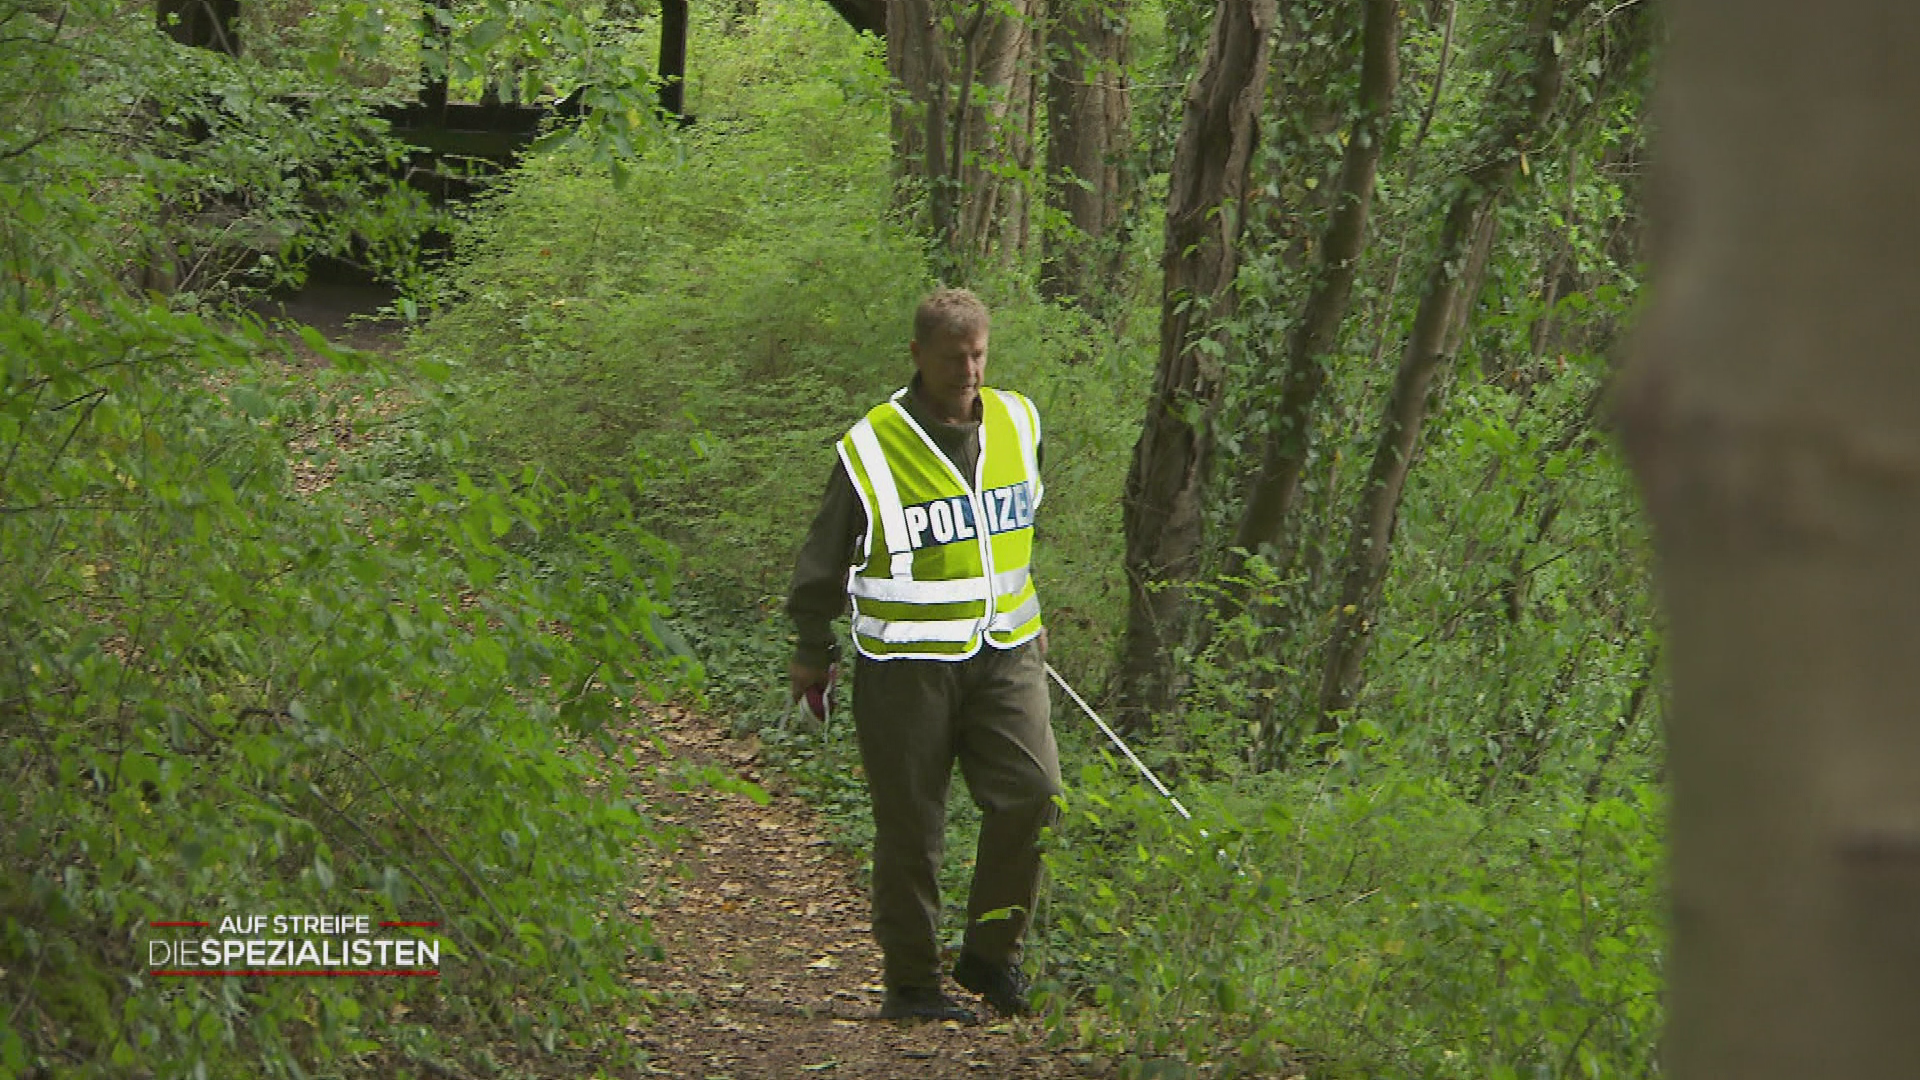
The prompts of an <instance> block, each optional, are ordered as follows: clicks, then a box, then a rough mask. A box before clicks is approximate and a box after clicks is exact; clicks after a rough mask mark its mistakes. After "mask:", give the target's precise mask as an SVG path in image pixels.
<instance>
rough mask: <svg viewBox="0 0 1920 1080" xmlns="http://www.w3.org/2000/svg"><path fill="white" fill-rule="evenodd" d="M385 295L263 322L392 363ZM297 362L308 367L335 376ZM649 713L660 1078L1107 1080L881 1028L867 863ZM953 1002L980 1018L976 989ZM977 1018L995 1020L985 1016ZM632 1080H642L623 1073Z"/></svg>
mask: <svg viewBox="0 0 1920 1080" xmlns="http://www.w3.org/2000/svg"><path fill="white" fill-rule="evenodd" d="M388 298H390V297H388V296H386V295H383V292H382V290H378V289H372V288H368V287H363V286H355V285H345V286H333V285H321V286H315V287H312V288H309V289H308V290H307V291H306V292H304V293H302V294H301V295H300V296H299V297H297V298H295V299H294V300H292V301H288V302H284V303H283V302H267V303H263V304H262V305H260V314H262V315H263V316H266V317H268V318H271V319H275V320H278V319H286V318H291V319H295V320H297V321H299V322H304V323H306V324H308V325H311V326H314V327H315V328H317V329H319V330H321V332H322V333H323V334H325V335H326V336H327V338H328V339H329V340H330V341H332V342H333V343H334V344H335V345H336V346H343V347H348V348H355V349H361V350H366V351H369V352H375V353H382V354H386V353H391V352H393V351H394V350H397V349H398V348H399V347H400V328H399V327H398V326H397V325H395V324H393V323H390V322H388V323H367V322H361V321H356V316H357V315H358V314H359V313H363V312H370V311H372V310H374V309H376V308H378V307H379V305H380V304H381V303H384V302H385V300H386V299H388ZM290 344H291V342H290ZM293 347H294V349H295V353H296V355H298V356H300V357H301V360H300V361H299V364H300V365H320V364H324V363H325V361H323V360H321V359H320V358H318V357H317V356H313V355H311V354H310V353H308V352H307V351H306V350H304V349H303V348H301V347H299V346H297V345H294V346H293ZM294 377H298V376H297V374H296V375H295V376H294ZM404 397H405V395H404V394H400V393H399V392H398V391H393V390H389V391H385V392H382V393H381V394H378V395H374V397H373V399H371V400H367V401H364V402H363V401H362V399H361V398H360V397H358V396H355V397H354V399H353V409H354V410H355V411H356V412H357V413H358V412H364V413H367V414H368V415H374V416H384V415H386V414H388V413H390V412H392V411H394V410H396V409H399V408H402V407H403V406H404ZM351 430H352V424H351V422H350V420H349V419H347V418H343V419H342V420H341V422H340V423H338V424H336V425H332V426H331V434H330V435H327V436H323V435H322V434H320V433H315V434H312V435H309V436H305V437H303V438H302V439H301V440H299V441H297V442H296V443H295V444H294V445H293V446H292V447H291V448H292V449H293V450H294V451H295V461H294V465H295V472H296V487H297V488H298V489H299V490H302V491H310V490H312V489H314V488H317V487H321V486H324V485H325V484H327V483H328V482H330V480H331V477H332V472H333V468H331V467H330V468H328V469H326V470H316V469H315V468H314V467H313V464H312V462H309V461H305V460H303V459H304V458H305V456H306V455H307V454H308V453H310V452H311V451H312V450H313V449H314V447H315V446H317V445H318V443H319V442H321V441H325V438H328V437H330V438H331V439H332V440H333V446H334V449H335V450H336V451H344V452H346V453H352V452H353V451H354V450H355V449H357V448H358V440H355V439H352V438H351V437H350V436H351ZM635 706H636V709H637V710H639V711H640V712H641V719H642V720H643V721H644V723H642V724H639V725H635V726H634V727H633V728H632V729H630V731H629V733H628V734H627V736H626V740H627V743H628V745H630V746H632V747H633V748H634V751H635V753H636V756H637V764H636V766H635V768H634V771H633V776H632V781H633V785H634V787H635V788H637V789H638V793H639V794H640V795H641V796H642V797H643V798H644V800H645V802H646V803H647V805H648V806H649V808H650V810H651V811H652V812H653V813H654V815H655V816H656V818H657V819H658V820H659V821H660V822H661V823H663V824H667V825H671V826H675V827H677V828H679V829H681V830H684V835H683V836H682V837H681V838H680V843H679V844H678V846H677V847H669V848H668V849H666V850H656V849H653V848H650V847H645V846H643V847H642V848H641V849H640V850H638V851H637V852H636V855H637V856H638V860H639V864H640V871H639V873H638V874H637V875H636V879H635V882H634V887H633V893H632V896H631V898H630V901H629V907H630V909H631V911H632V913H633V914H635V915H641V916H645V917H647V918H650V919H651V920H652V921H653V926H654V932H655V937H656V940H657V942H658V943H659V944H660V946H661V947H662V948H663V949H664V951H665V956H664V958H662V959H659V960H639V961H636V962H635V963H634V964H633V965H632V967H631V969H630V970H629V972H628V975H629V978H630V979H631V980H632V983H633V984H634V985H635V986H636V987H638V988H640V989H642V990H645V991H650V992H651V997H652V999H653V1004H652V1006H651V1008H650V1009H649V1011H650V1013H651V1016H650V1017H648V1018H645V1019H638V1018H637V1019H635V1020H634V1021H633V1022H632V1023H630V1024H629V1026H628V1038H629V1039H630V1040H631V1041H632V1043H633V1044H635V1045H637V1046H639V1047H641V1048H643V1049H644V1050H645V1051H646V1052H647V1054H648V1056H649V1063H648V1068H650V1070H651V1075H654V1076H664V1077H674V1078H676V1080H760V1078H769V1080H771V1078H782V1080H788V1078H806V1077H814V1076H819V1077H825V1078H828V1080H913V1078H920V1077H926V1078H931V1080H944V1078H953V1077H970V1078H977V1077H987V1078H993V1080H1028V1078H1040V1077H1062V1078H1064V1077H1097V1076H1107V1075H1111V1074H1110V1072H1109V1071H1108V1069H1107V1068H1106V1067H1105V1066H1106V1064H1107V1063H1106V1062H1104V1061H1096V1060H1093V1059H1090V1058H1089V1057H1088V1056H1087V1055H1085V1054H1080V1053H1075V1052H1073V1051H1072V1050H1070V1049H1049V1048H1047V1047H1046V1046H1045V1045H1044V1032H1043V1031H1042V1028H1041V1026H1040V1024H1039V1023H1038V1022H1037V1021H1034V1020H1020V1021H1014V1022H999V1021H993V1020H988V1021H987V1022H986V1023H984V1024H982V1025H979V1026H972V1027H964V1028H963V1027H961V1026H959V1025H956V1024H951V1023H946V1024H936V1023H926V1022H910V1023H909V1022H896V1021H889V1020H881V1019H879V1018H878V1013H879V1008H880V1000H881V996H882V994H881V987H880V985H879V982H878V980H879V978H880V955H879V949H878V947H877V946H876V945H875V944H874V942H873V937H872V933H871V927H870V926H869V924H868V921H867V919H868V916H867V900H866V897H865V895H864V894H863V892H862V890H861V889H860V887H859V886H858V884H857V877H858V875H857V870H856V864H855V861H854V860H853V859H852V858H851V857H849V856H848V855H846V854H845V853H843V852H841V851H838V850H836V849H835V848H834V847H833V846H832V845H831V844H830V842H829V841H828V840H827V839H826V837H825V835H824V830H823V828H822V824H821V822H820V820H819V818H818V816H817V815H816V814H815V813H814V812H813V810H812V809H811V808H810V807H808V806H807V805H806V803H805V802H804V801H803V800H801V799H800V798H799V797H798V796H797V795H794V794H791V793H789V792H785V791H784V790H783V788H782V785H781V784H780V783H779V782H778V779H777V778H770V777H768V776H765V775H763V774H762V771H761V766H760V763H759V761H758V751H757V747H756V746H755V745H754V743H753V742H752V740H751V739H749V740H747V741H744V742H743V741H740V740H735V739H732V738H730V737H728V735H727V734H726V732H725V731H724V730H723V728H722V726H721V724H720V723H718V722H716V721H715V720H713V719H711V718H709V717H706V716H703V715H701V714H699V713H696V712H693V711H690V710H687V709H684V708H681V707H679V706H671V705H669V706H656V705H653V704H651V703H644V702H635ZM656 740H658V741H657V743H656ZM689 766H693V767H695V768H698V767H701V766H712V767H715V768H719V769H722V770H725V771H728V772H731V773H733V774H735V775H737V776H739V777H740V778H742V779H745V780H749V781H752V782H754V783H758V784H761V785H762V786H763V787H766V788H767V789H768V790H769V791H770V792H771V793H772V797H771V801H770V802H769V803H768V805H765V806H761V805H757V804H756V803H754V802H753V801H752V800H751V799H749V798H748V797H747V796H745V795H741V794H729V793H723V792H720V791H717V790H714V789H713V788H712V787H711V786H708V785H706V784H702V783H697V782H696V783H693V784H688V783H686V782H685V781H684V779H683V777H684V776H685V773H686V772H687V769H688V767H689ZM770 781H771V782H770ZM949 902H952V899H951V898H949ZM950 990H951V992H952V993H954V995H955V996H956V998H958V999H959V1000H963V1001H969V1002H970V1003H971V998H970V997H969V996H968V995H966V994H965V992H964V991H961V990H959V989H958V988H957V987H951V988H950ZM973 1004H975V1005H976V1006H977V1003H973ZM977 1011H980V1012H981V1013H982V1015H983V1016H984V1015H985V1010H984V1007H978V1008H977ZM500 1049H501V1052H502V1054H503V1056H505V1057H507V1058H509V1059H511V1058H513V1057H515V1056H516V1055H514V1054H513V1053H512V1052H511V1050H510V1048H507V1047H502V1048H500ZM618 1074H619V1075H621V1076H623V1077H624V1076H628V1075H632V1074H630V1073H629V1072H628V1071H627V1070H625V1069H621V1070H619V1073H618Z"/></svg>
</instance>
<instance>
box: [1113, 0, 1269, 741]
mask: <svg viewBox="0 0 1920 1080" xmlns="http://www.w3.org/2000/svg"><path fill="white" fill-rule="evenodd" d="M1273 22H1274V0H1219V2H1218V4H1217V6H1216V7H1215V9H1214V16H1213V31H1212V36H1211V38H1210V39H1209V41H1208V43H1207V53H1206V56H1205V58H1203V59H1202V61H1201V64H1200V71H1199V74H1198V75H1197V76H1196V77H1195V79H1194V81H1193V84H1192V85H1191V86H1190V87H1189V88H1188V90H1187V102H1186V114H1185V117H1184V119H1183V121H1182V126H1181V130H1180V142H1179V144H1178V146H1177V148H1176V149H1175V151H1174V159H1173V169H1172V172H1171V174H1170V176H1169V179H1168V192H1167V234H1166V249H1165V252H1164V253H1163V254H1162V256H1161V270H1162V272H1163V284H1162V287H1161V301H1160V304H1161V307H1160V361H1159V365H1158V368H1157V370H1156V372H1155V375H1154V385H1153V397H1152V399H1151V400H1150V401H1149V402H1148V404H1147V414H1146V420H1145V423H1144V425H1143V426H1142V428H1141V432H1140V439H1139V441H1138V442H1136V443H1135V444H1134V448H1133V464H1132V466H1131V467H1130V468H1129V470H1128V472H1127V486H1126V492H1125V495H1124V496H1123V500H1122V507H1121V520H1122V525H1123V527H1124V529H1125V532H1126V569H1127V599H1128V602H1127V632H1126V645H1125V649H1126V655H1125V657H1124V658H1123V661H1122V666H1121V671H1120V687H1119V689H1120V695H1121V703H1122V723H1123V724H1124V725H1126V726H1127V727H1128V728H1130V729H1132V730H1136V731H1137V730H1141V729H1143V728H1145V727H1146V726H1148V722H1149V719H1148V718H1149V717H1150V716H1151V715H1152V714H1153V713H1155V712H1158V711H1160V710H1162V709H1164V708H1165V707H1166V706H1167V704H1168V703H1169V702H1170V701H1171V700H1172V698H1173V694H1174V689H1175V688H1174V685H1173V671H1172V667H1171V660H1172V655H1171V654H1172V650H1173V647H1174V646H1175V645H1176V644H1178V643H1179V641H1180V638H1181V635H1182V633H1183V631H1184V613H1185V608H1186V605H1185V602H1184V597H1183V591H1182V589H1181V585H1182V583H1184V582H1186V581H1187V580H1189V579H1190V578H1192V576H1193V573H1194V570H1195V568H1196V566H1197V564H1198V561H1199V555H1200V524H1201V523H1200V510H1201V496H1202V494H1203V491H1204V488H1205V485H1206V475H1207V469H1208V466H1209V464H1210V461H1209V459H1210V457H1211V451H1212V436H1211V433H1210V431H1209V428H1210V426H1211V423H1212V415H1213V413H1214V411H1215V410H1216V409H1217V408H1218V407H1219V404H1220V393H1221V389H1222V387H1221V378H1222V367H1223V365H1222V361H1221V355H1222V354H1223V353H1224V351H1225V348H1226V343H1225V341H1224V340H1223V339H1222V337H1221V336H1220V335H1217V334H1213V333H1211V332H1210V328H1211V326H1212V325H1213V324H1214V323H1215V322H1216V321H1217V320H1220V319H1223V318H1225V317H1226V316H1227V315H1229V314H1231V312H1232V308H1233V302H1234V296H1233V277H1234V271H1235V270H1236V268H1237V266H1238V263H1237V259H1236V252H1235V250H1234V244H1235V241H1236V240H1237V239H1238V238H1239V234H1240V222H1241V219H1242V216H1243V213H1244V209H1245V200H1246V189H1247V170H1248V166H1249V164H1250V162H1251V160H1252V157H1253V148H1254V142H1255V140H1256V138H1257V137H1258V135H1259V131H1260V128H1259V120H1260V106H1261V102H1262V100H1263V99H1264V97H1265V92H1266V80H1267V53H1268V37H1269V35H1270V34H1271V32H1272V30H1273ZM1156 586H1162V587H1158V588H1156Z"/></svg>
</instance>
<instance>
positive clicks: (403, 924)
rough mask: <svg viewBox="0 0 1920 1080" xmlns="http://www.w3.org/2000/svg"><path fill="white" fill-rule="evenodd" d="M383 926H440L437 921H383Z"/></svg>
mask: <svg viewBox="0 0 1920 1080" xmlns="http://www.w3.org/2000/svg"><path fill="white" fill-rule="evenodd" d="M380 925H381V926H439V925H440V924H439V923H437V922H383V923H381V924H380Z"/></svg>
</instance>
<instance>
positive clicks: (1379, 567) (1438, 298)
mask: <svg viewBox="0 0 1920 1080" xmlns="http://www.w3.org/2000/svg"><path fill="white" fill-rule="evenodd" d="M1530 6H1531V8H1532V12H1531V15H1530V16H1529V19H1528V38H1529V40H1528V41H1527V43H1526V51H1527V54H1528V56H1529V58H1530V60H1529V68H1528V77H1527V78H1526V80H1525V82H1524V83H1520V84H1518V85H1513V86H1506V87H1496V89H1495V95H1496V99H1495V102H1494V105H1493V109H1494V112H1493V115H1492V117H1491V118H1490V120H1489V123H1488V126H1487V135H1486V137H1485V138H1484V140H1483V141H1482V143H1481V146H1480V152H1479V153H1477V154H1475V155H1474V160H1476V161H1477V164H1475V165H1473V166H1472V167H1470V168H1469V169H1468V170H1467V172H1466V173H1465V174H1464V175H1463V176H1461V177H1460V181H1459V190H1458V193H1457V194H1456V195H1455V196H1454V197H1453V202H1452V205H1451V206H1449V207H1448V209H1447V216H1446V221H1445V224H1444V225H1443V226H1442V227H1441V231H1440V245H1439V250H1438V251H1437V252H1436V254H1435V257H1434V261H1433V265H1432V268H1431V269H1429V270H1428V272H1427V280H1426V285H1425V287H1424V288H1423V290H1422V291H1421V294H1420V307H1419V308H1418V310H1417V311H1416V313H1415V315H1414V320H1413V330H1412V332H1411V333H1410V334H1409V335H1408V337H1407V345H1406V350H1405V352H1404V353H1403V354H1402V355H1401V358H1400V367H1399V370H1398V371H1396V372H1395V373H1394V379H1393V389H1392V390H1391V391H1390V393H1389V395H1388V398H1387V405H1386V411H1385V413H1384V414H1383V415H1382V416H1381V418H1380V436H1379V439H1378V441H1377V443H1376V444H1375V446H1374V451H1373V464H1372V465H1371V467H1370V468H1369V469H1368V472H1367V479H1366V483H1365V486H1364V487H1362V489H1361V492H1360V504H1359V506H1358V507H1357V508H1356V509H1355V511H1354V515H1353V524H1352V527H1351V528H1352V532H1351V534H1350V537H1349V540H1348V544H1347V554H1346V557H1345V569H1344V572H1343V575H1342V579H1341V583H1340V600H1339V604H1338V606H1337V608H1336V609H1335V612H1334V622H1333V631H1332V633H1331V634H1330V635H1329V637H1328V640H1327V648H1326V657H1325V660H1324V663H1323V667H1322V669H1321V675H1320V719H1319V727H1320V729H1321V730H1323V731H1324V730H1328V729H1329V728H1330V727H1331V726H1332V724H1333V723H1334V720H1335V718H1334V715H1333V714H1335V713H1337V712H1339V711H1341V710H1344V709H1347V708H1350V707H1351V706H1352V705H1353V699H1354V695H1355V694H1356V693H1358V691H1359V688H1360V665H1361V662H1362V661H1363V660H1364V659H1365V658H1366V651H1367V645H1368V644H1369V643H1370V641H1371V640H1372V634H1373V618H1374V610H1375V608H1376V607H1377V606H1378V603H1379V598H1380V585H1381V583H1382V582H1383V581H1384V580H1385V578H1386V572H1387V566H1388V561H1389V556H1390V554H1391V553H1392V547H1393V528H1394V523H1395V521H1396V519H1397V518H1398V516H1399V513H1400V495H1401V493H1402V491H1404V490H1405V488H1406V483H1407V471H1408V469H1409V468H1411V467H1412V464H1413V454H1414V449H1415V448H1416V447H1417V446H1418V445H1419V443H1420V429H1421V427H1422V426H1423V425H1424V424H1425V423H1426V418H1427V405H1428V391H1429V390H1430V389H1431V387H1432V385H1433V377H1434V374H1435V373H1436V372H1437V371H1438V370H1439V368H1440V365H1441V364H1442V363H1444V362H1446V361H1448V360H1450V359H1451V357H1450V356H1449V354H1448V351H1447V349H1448V340H1447V339H1448V337H1449V334H1450V327H1451V326H1452V325H1453V324H1454V322H1455V321H1456V318H1463V317H1464V315H1465V314H1466V311H1465V309H1460V310H1459V311H1456V308H1457V307H1458V305H1460V304H1461V303H1463V300H1462V297H1461V291H1460V286H1461V283H1462V281H1463V280H1464V279H1465V276H1466V275H1464V274H1463V273H1462V270H1463V269H1464V268H1465V263H1466V262H1467V258H1466V257H1467V255H1468V254H1469V253H1470V252H1471V251H1472V248H1473V243H1472V240H1473V237H1474V235H1475V233H1476V231H1477V229H1478V228H1479V227H1480V226H1481V223H1482V221H1483V219H1484V218H1485V216H1486V215H1487V214H1489V213H1491V212H1492V211H1493V209H1494V207H1496V206H1497V205H1498V204H1499V201H1500V198H1501V197H1502V196H1503V195H1504V194H1505V193H1506V190H1507V188H1508V186H1509V185H1510V184H1511V183H1512V181H1513V174H1514V173H1515V172H1517V171H1518V170H1519V166H1520V155H1521V153H1522V152H1524V151H1525V150H1526V149H1527V148H1528V147H1529V146H1530V145H1531V143H1532V142H1533V140H1534V138H1535V136H1536V135H1537V134H1538V133H1539V132H1540V131H1541V129H1542V128H1543V127H1544V126H1545V124H1546V121H1547V118H1548V117H1549V116H1551V115H1552V113H1553V106H1554V102H1555V100H1556V99H1557V98H1558V96H1559V93H1560V83H1561V80H1562V75H1563V73H1564V69H1565V65H1566V63H1567V61H1568V59H1569V55H1568V54H1569V53H1571V52H1572V47H1571V43H1569V42H1568V41H1567V33H1568V30H1569V29H1570V27H1571V26H1572V23H1573V17H1574V15H1575V14H1576V13H1577V12H1579V11H1580V10H1582V9H1584V8H1586V7H1587V6H1588V4H1587V0H1533V3H1532V4H1531V5H1530ZM1467 299H1468V300H1470V299H1471V298H1470V297H1469V298H1467ZM1456 340H1457V336H1456Z"/></svg>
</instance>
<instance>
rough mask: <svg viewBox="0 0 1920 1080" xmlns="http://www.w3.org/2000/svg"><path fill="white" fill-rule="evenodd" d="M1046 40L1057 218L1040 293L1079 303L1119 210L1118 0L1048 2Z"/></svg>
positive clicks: (1122, 110) (1122, 70) (1124, 111)
mask: <svg viewBox="0 0 1920 1080" xmlns="http://www.w3.org/2000/svg"><path fill="white" fill-rule="evenodd" d="M1052 15H1053V19H1052V26H1051V28H1050V30H1051V32H1050V34H1049V35H1048V40H1047V206H1048V208H1049V209H1051V210H1053V211H1054V212H1055V213H1056V214H1058V215H1059V216H1060V217H1061V218H1063V219H1065V223H1066V225H1067V226H1068V231H1067V232H1066V234H1065V235H1053V236H1049V237H1048V238H1047V240H1046V253H1045V259H1044V261H1043V262H1042V263H1041V265H1040V291H1041V292H1042V294H1044V295H1046V296H1048V297H1050V298H1053V299H1066V298H1073V299H1075V300H1079V299H1080V298H1082V297H1084V296H1086V295H1087V294H1088V293H1089V292H1091V291H1092V290H1093V288H1094V287H1095V285H1096V284H1097V282H1096V279H1097V277H1098V276H1099V275H1098V270H1097V265H1096V263H1095V261H1094V253H1095V252H1096V251H1097V250H1098V248H1099V245H1100V244H1101V242H1102V241H1104V240H1105V239H1106V238H1107V236H1108V234H1109V233H1110V232H1111V231H1112V230H1113V227H1114V225H1115V223H1116V218H1117V217H1118V211H1119V207H1120V168H1119V160H1118V159H1119V154H1120V153H1121V152H1122V151H1123V150H1124V148H1125V143H1126V138H1127V127H1128V103H1127V80H1126V62H1127V23H1126V19H1127V10H1126V3H1125V0H1053V12H1052Z"/></svg>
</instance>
